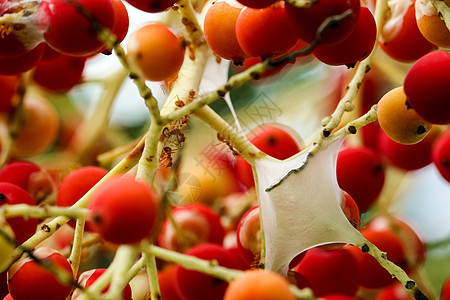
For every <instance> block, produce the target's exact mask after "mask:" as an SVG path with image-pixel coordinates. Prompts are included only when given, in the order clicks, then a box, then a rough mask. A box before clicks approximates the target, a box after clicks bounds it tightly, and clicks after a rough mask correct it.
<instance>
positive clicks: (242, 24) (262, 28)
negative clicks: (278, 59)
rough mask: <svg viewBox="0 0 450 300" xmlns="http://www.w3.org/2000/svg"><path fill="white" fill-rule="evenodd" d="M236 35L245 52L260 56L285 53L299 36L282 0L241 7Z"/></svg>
mask: <svg viewBox="0 0 450 300" xmlns="http://www.w3.org/2000/svg"><path fill="white" fill-rule="evenodd" d="M236 37H237V40H238V42H239V45H240V46H241V48H242V50H244V52H245V53H247V54H248V55H249V56H257V57H262V58H266V57H274V56H276V55H278V54H282V53H285V52H287V51H288V50H289V49H291V48H292V47H293V46H294V45H295V43H297V40H298V38H297V36H296V34H295V32H294V30H293V28H292V26H291V23H290V22H289V20H288V18H287V15H286V10H285V7H284V2H279V4H276V5H273V6H270V7H266V8H262V9H254V8H249V7H246V8H244V9H243V10H242V11H241V13H240V14H239V17H238V18H237V21H236Z"/></svg>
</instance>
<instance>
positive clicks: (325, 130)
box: [322, 129, 331, 137]
mask: <svg viewBox="0 0 450 300" xmlns="http://www.w3.org/2000/svg"><path fill="white" fill-rule="evenodd" d="M322 133H323V136H324V137H329V136H330V134H331V131H330V130H328V129H324V130H323V131H322Z"/></svg>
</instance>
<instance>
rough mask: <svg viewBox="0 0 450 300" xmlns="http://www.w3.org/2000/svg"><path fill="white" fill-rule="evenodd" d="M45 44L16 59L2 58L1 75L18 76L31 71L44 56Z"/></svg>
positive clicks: (0, 58)
mask: <svg viewBox="0 0 450 300" xmlns="http://www.w3.org/2000/svg"><path fill="white" fill-rule="evenodd" d="M44 50H45V43H41V44H39V45H38V46H37V47H35V48H34V49H33V50H30V51H28V52H25V53H24V54H22V55H19V56H15V57H0V74H2V75H18V74H21V73H23V72H26V71H28V70H31V69H32V68H33V67H35V66H36V65H37V63H38V62H39V60H40V59H41V57H42V55H43V54H44Z"/></svg>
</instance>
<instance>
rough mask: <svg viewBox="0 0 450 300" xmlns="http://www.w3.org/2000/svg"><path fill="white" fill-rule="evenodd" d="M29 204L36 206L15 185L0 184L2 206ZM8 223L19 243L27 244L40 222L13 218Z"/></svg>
mask: <svg viewBox="0 0 450 300" xmlns="http://www.w3.org/2000/svg"><path fill="white" fill-rule="evenodd" d="M3 204H8V205H14V204H28V205H35V204H34V201H33V199H32V198H31V196H30V195H28V193H27V192H26V191H24V190H23V189H21V188H20V187H18V186H17V185H15V184H12V183H8V182H0V205H3ZM6 221H7V222H8V224H9V225H10V226H11V228H12V230H13V231H14V236H15V238H16V240H17V241H18V242H19V243H23V242H25V241H26V240H27V239H28V238H29V237H31V236H32V235H33V234H34V233H35V232H36V227H37V225H38V220H37V219H33V218H27V219H25V218H23V217H13V218H7V219H6Z"/></svg>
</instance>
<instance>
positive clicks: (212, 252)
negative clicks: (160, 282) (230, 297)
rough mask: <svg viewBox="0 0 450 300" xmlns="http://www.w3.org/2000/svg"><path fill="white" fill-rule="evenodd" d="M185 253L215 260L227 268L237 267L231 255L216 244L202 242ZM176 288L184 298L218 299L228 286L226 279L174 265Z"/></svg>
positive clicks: (196, 299)
mask: <svg viewBox="0 0 450 300" xmlns="http://www.w3.org/2000/svg"><path fill="white" fill-rule="evenodd" d="M186 254H187V255H191V256H195V257H198V258H201V259H205V260H216V261H217V263H218V264H219V265H221V266H223V267H227V268H232V269H234V268H237V266H236V262H235V260H234V258H233V256H232V255H231V254H230V253H229V252H228V251H226V250H225V249H224V248H222V247H221V246H219V245H216V244H202V245H199V246H195V247H194V248H191V249H190V250H188V251H187V252H186ZM175 280H176V284H175V286H176V288H177V289H178V292H179V293H180V294H181V295H182V296H183V297H184V298H185V300H216V299H217V300H220V299H223V296H224V294H225V290H226V288H227V286H228V283H227V282H226V281H223V280H220V279H217V278H214V277H211V276H209V275H206V274H203V273H200V272H197V271H191V270H187V269H184V268H182V267H181V266H178V265H177V266H176V269H175Z"/></svg>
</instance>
